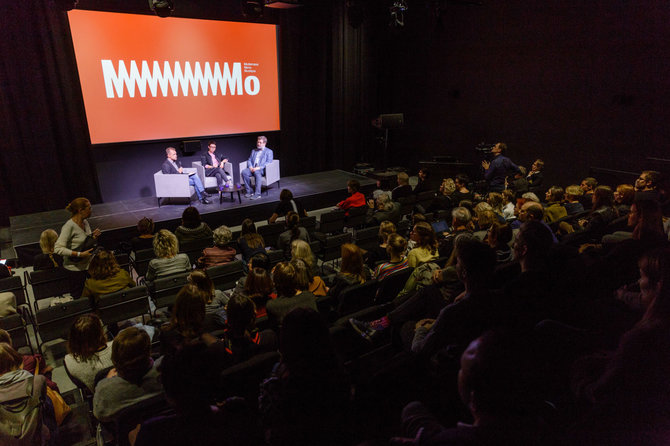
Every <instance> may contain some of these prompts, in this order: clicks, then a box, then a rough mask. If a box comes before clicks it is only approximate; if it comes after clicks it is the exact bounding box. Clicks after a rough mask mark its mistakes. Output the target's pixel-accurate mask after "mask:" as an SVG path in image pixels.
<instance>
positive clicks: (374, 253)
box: [365, 220, 396, 268]
mask: <svg viewBox="0 0 670 446" xmlns="http://www.w3.org/2000/svg"><path fill="white" fill-rule="evenodd" d="M395 233H396V226H395V225H394V224H393V223H392V222H390V221H388V220H387V221H383V222H381V224H380V225H379V233H378V236H379V245H377V246H375V247H373V248H370V249H369V250H368V251H367V253H366V255H365V260H366V263H367V265H368V267H369V268H374V267H375V265H376V264H377V263H378V262H382V261H386V260H388V259H389V257H388V253H387V252H386V247H387V246H388V244H387V242H388V238H389V236H390V235H391V234H395Z"/></svg>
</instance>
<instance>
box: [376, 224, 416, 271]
mask: <svg viewBox="0 0 670 446" xmlns="http://www.w3.org/2000/svg"><path fill="white" fill-rule="evenodd" d="M406 251H407V240H405V239H404V238H403V237H402V236H401V235H398V234H391V235H389V237H388V242H387V246H386V252H387V253H388V255H389V261H388V262H384V263H381V264H379V265H377V268H375V270H374V272H373V273H372V278H373V279H377V280H382V279H383V278H384V277H386V276H388V275H390V274H393V273H396V272H398V271H402V270H403V269H405V268H408V267H409V265H408V263H407V257H405V252H406Z"/></svg>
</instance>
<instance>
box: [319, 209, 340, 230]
mask: <svg viewBox="0 0 670 446" xmlns="http://www.w3.org/2000/svg"><path fill="white" fill-rule="evenodd" d="M342 229H344V211H343V210H341V209H336V210H334V211H330V212H325V213H323V214H321V217H320V219H319V232H322V233H324V234H336V233H340V232H342Z"/></svg>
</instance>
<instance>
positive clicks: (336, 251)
mask: <svg viewBox="0 0 670 446" xmlns="http://www.w3.org/2000/svg"><path fill="white" fill-rule="evenodd" d="M351 240H352V237H351V233H349V232H346V233H344V234H338V235H331V236H328V237H326V238H325V239H324V240H322V242H321V252H319V258H320V259H321V261H322V262H328V261H330V260H336V259H339V258H340V256H341V247H342V245H344V244H345V243H351Z"/></svg>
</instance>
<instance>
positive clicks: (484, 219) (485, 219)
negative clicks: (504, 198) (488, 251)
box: [472, 203, 500, 241]
mask: <svg viewBox="0 0 670 446" xmlns="http://www.w3.org/2000/svg"><path fill="white" fill-rule="evenodd" d="M480 204H481V203H480ZM475 218H476V224H477V228H478V230H477V231H475V232H474V233H473V234H472V235H473V236H475V238H476V239H477V240H479V241H482V240H484V239H485V238H486V234H487V233H488V230H489V228H490V227H491V225H492V224H493V223H500V222H499V221H498V218H497V216H496V214H495V212H493V211H492V210H491V209H484V210H480V211H478V212H477V217H475ZM473 220H474V219H473Z"/></svg>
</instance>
